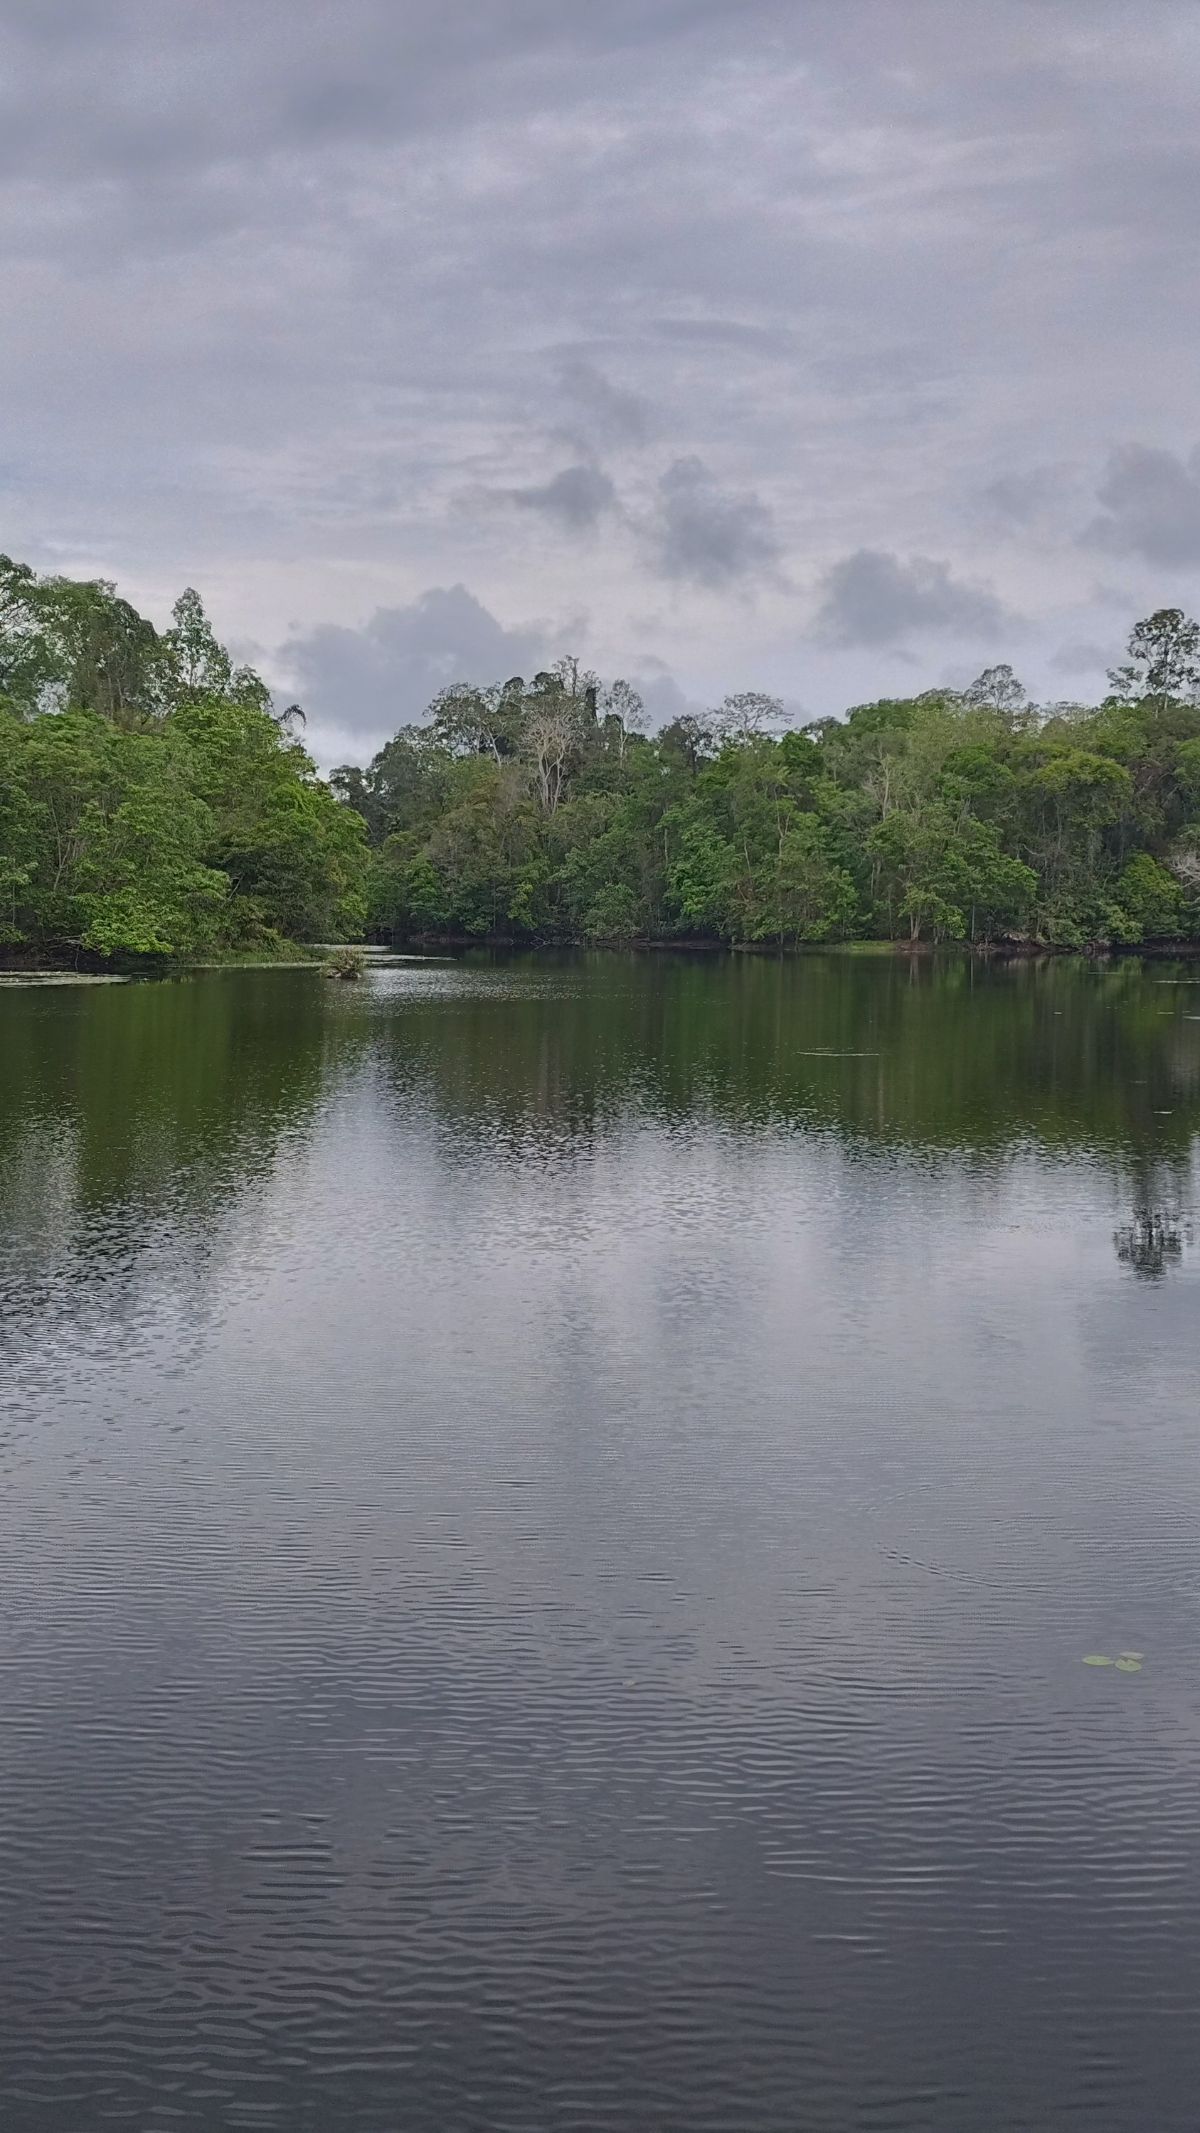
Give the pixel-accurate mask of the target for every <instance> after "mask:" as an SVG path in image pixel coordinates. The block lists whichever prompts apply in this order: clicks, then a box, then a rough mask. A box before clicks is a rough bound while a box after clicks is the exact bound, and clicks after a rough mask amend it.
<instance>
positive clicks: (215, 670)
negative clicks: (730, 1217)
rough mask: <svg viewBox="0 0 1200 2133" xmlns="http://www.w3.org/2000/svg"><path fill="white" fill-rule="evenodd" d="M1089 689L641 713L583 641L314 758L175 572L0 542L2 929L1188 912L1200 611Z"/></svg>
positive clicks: (61, 945)
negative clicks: (518, 673)
mask: <svg viewBox="0 0 1200 2133" xmlns="http://www.w3.org/2000/svg"><path fill="white" fill-rule="evenodd" d="M1110 681H1111V694H1110V695H1109V696H1108V697H1107V698H1106V699H1105V701H1104V702H1103V703H1102V704H1101V705H1100V706H1099V707H1098V708H1095V709H1088V708H1086V707H1084V706H1080V705H1055V706H1050V707H1042V708H1038V707H1037V706H1034V705H1032V704H1030V703H1029V701H1028V699H1027V697H1026V694H1025V691H1024V690H1023V689H1022V687H1021V686H1020V684H1019V683H1018V682H1017V681H1016V680H1015V678H1014V676H1013V674H1012V672H1011V670H1010V669H1009V668H1007V667H993V668H990V669H989V670H988V671H987V672H986V673H984V674H982V675H981V676H980V677H979V680H978V681H977V682H975V683H973V684H972V686H971V687H970V688H969V689H967V690H965V691H963V692H961V693H954V692H951V691H948V690H931V691H928V692H926V693H925V694H924V695H920V696H915V697H911V698H907V699H891V698H888V699H884V700H883V701H881V702H878V703H872V704H863V705H860V706H858V708H857V709H855V710H853V711H851V712H850V713H849V715H848V716H847V717H846V718H845V719H844V720H842V719H821V720H818V721H816V722H815V723H813V724H811V725H809V726H807V727H804V728H803V729H799V730H796V729H793V730H785V727H786V722H785V720H784V719H783V717H782V712H781V707H780V706H779V704H778V703H777V702H775V701H774V700H773V699H772V698H770V697H766V696H761V695H755V694H744V695H740V696H731V697H727V698H726V700H725V702H724V703H723V704H722V706H721V708H720V710H719V711H713V712H708V713H704V714H699V715H694V716H693V715H688V716H685V717H680V718H677V719H675V720H674V721H673V723H672V724H670V725H669V726H666V727H665V728H664V729H663V730H662V731H661V732H659V733H657V734H655V735H653V736H651V735H649V734H647V732H646V730H645V729H646V718H645V714H644V711H643V707H642V705H641V702H640V700H639V698H638V696H637V693H636V691H635V690H634V689H632V688H631V687H630V686H629V685H628V683H626V682H622V681H618V682H614V683H613V684H612V685H611V686H610V687H608V688H607V689H603V688H602V687H601V685H600V683H599V681H598V679H597V677H596V676H595V675H594V674H590V673H587V672H585V671H583V670H582V669H581V668H580V666H579V663H578V661H576V660H569V659H568V660H562V661H560V662H559V663H558V665H557V666H556V667H554V668H553V669H552V670H551V671H549V672H546V673H541V674H537V675H535V676H534V678H533V680H532V681H531V682H525V681H523V680H521V679H519V678H518V679H514V680H512V681H509V682H506V683H504V684H502V685H499V686H496V687H494V688H474V687H468V686H465V685H459V686H456V687H453V688H449V689H446V690H444V691H443V692H442V694H441V695H440V696H439V697H438V698H437V699H436V700H435V702H434V703H433V704H432V705H431V707H430V711H429V716H428V720H427V722H425V723H423V724H421V725H416V726H406V727H404V728H402V729H401V731H400V732H399V733H398V734H397V735H396V737H395V739H394V740H392V741H389V742H388V744H387V746H386V747H385V748H383V749H381V750H380V752H379V754H378V755H377V756H376V757H375V758H374V760H373V761H372V762H371V763H370V764H369V765H368V766H367V768H366V769H365V770H363V769H357V768H354V767H351V766H346V767H343V768H342V769H341V770H338V771H335V772H334V774H333V776H332V778H331V779H330V780H329V781H328V782H326V781H325V780H324V779H322V778H320V777H319V776H318V775H317V773H316V770H315V768H314V766H313V764H312V762H311V760H310V758H309V757H308V755H307V754H306V752H305V750H304V748H303V747H302V746H301V744H300V743H299V741H298V740H297V739H296V738H295V734H294V730H293V729H294V726H295V723H296V722H297V720H298V719H300V718H301V717H302V714H301V713H300V712H299V710H298V707H296V706H294V705H293V706H290V707H289V708H288V709H287V710H286V711H283V712H280V713H276V712H275V710H274V709H273V706H272V703H271V698H270V695H269V692H268V690H267V688H266V686H265V684H264V683H263V682H262V680H261V679H260V678H259V676H258V675H257V674H255V673H254V672H253V671H252V670H251V669H250V668H247V667H236V666H234V664H233V662H232V660H231V659H230V657H229V655H228V653H227V652H226V651H225V650H224V649H223V648H222V646H221V645H220V644H218V643H217V641H216V639H215V637H214V636H213V633H212V630H211V628H210V626H209V623H208V621H207V618H206V616H205V614H204V610H203V607H202V606H201V604H200V601H199V599H198V598H197V596H196V594H195V593H194V592H186V593H184V594H183V596H182V598H181V599H180V600H179V601H178V603H177V604H176V607H175V610H174V613H173V618H172V624H171V627H170V628H169V629H167V630H165V631H163V632H159V631H156V630H155V629H154V628H153V626H152V625H151V624H150V623H149V622H147V621H146V620H145V619H144V618H143V617H142V616H140V615H139V614H138V613H137V612H136V610H135V609H134V608H133V607H131V606H130V605H129V603H128V602H127V601H124V600H122V599H120V598H119V597H118V595H117V593H116V592H115V590H114V588H113V587H112V586H111V585H109V584H107V583H105V582H103V581H97V582H90V583H79V582H75V581H72V580H70V579H66V578H42V577H38V576H36V575H35V574H34V573H33V572H32V571H30V570H29V569H27V568H26V567H25V566H24V565H21V564H17V563H13V562H11V561H10V560H9V559H8V558H7V557H0V946H5V947H8V948H9V949H15V950H22V951H38V950H40V949H43V948H53V949H58V950H62V949H72V950H74V951H75V952H79V951H84V952H88V953H91V954H95V955H99V956H113V955H123V956H137V955H146V956H167V957H187V956H198V955H205V954H208V953H225V952H232V953H237V952H248V953H251V954H253V953H254V952H256V951H259V950H261V951H262V952H264V953H269V952H271V950H272V949H273V948H275V947H277V946H278V944H279V943H280V942H281V941H285V940H306V939H308V940H311V939H315V938H340V937H345V936H347V935H350V936H353V935H355V934H358V933H361V932H362V931H363V929H364V927H366V928H369V929H370V930H372V931H374V932H375V933H377V934H380V935H384V936H392V937H397V938H403V937H421V936H426V937H430V936H432V937H436V936H467V937H472V938H489V937H492V938H509V939H517V940H523V941H530V942H536V941H554V940H563V941H572V940H583V941H629V940H637V939H647V940H672V939H675V940H719V941H730V942H741V943H755V942H761V943H770V944H777V945H780V946H782V945H787V944H791V943H797V942H804V941H823V940H830V939H847V938H854V937H883V938H899V939H905V940H911V941H920V940H964V939H965V940H971V941H976V942H987V941H991V940H998V939H1006V940H1024V941H1030V942H1044V943H1046V944H1048V945H1052V946H1080V945H1084V944H1091V943H1101V944H1104V943H1109V944H1117V945H1121V944H1135V943H1138V942H1143V941H1151V942H1153V941H1157V940H1172V939H1181V938H1200V627H1198V626H1197V625H1196V624H1195V623H1193V622H1190V621H1189V620H1188V619H1187V618H1186V617H1185V616H1184V615H1182V614H1181V613H1180V612H1179V611H1178V610H1177V609H1164V610H1162V611H1160V612H1159V613H1157V614H1155V615H1152V616H1150V617H1149V618H1148V619H1147V620H1146V621H1145V622H1142V623H1139V624H1138V626H1137V628H1136V629H1135V630H1134V632H1133V634H1132V637H1131V639H1130V644H1129V658H1128V661H1127V663H1126V664H1125V665H1123V666H1122V667H1120V668H1118V669H1117V670H1116V671H1115V672H1114V673H1113V674H1112V676H1111V677H1110Z"/></svg>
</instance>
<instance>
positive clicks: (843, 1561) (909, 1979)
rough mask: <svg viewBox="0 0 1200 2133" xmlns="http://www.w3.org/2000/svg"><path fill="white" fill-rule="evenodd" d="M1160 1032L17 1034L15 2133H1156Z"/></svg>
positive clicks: (458, 998) (210, 985)
mask: <svg viewBox="0 0 1200 2133" xmlns="http://www.w3.org/2000/svg"><path fill="white" fill-rule="evenodd" d="M1187 975H1188V974H1187V972H1186V971H1176V972H1172V971H1171V970H1170V969H1168V968H1165V967H1164V966H1161V965H1160V966H1156V967H1151V968H1148V969H1146V970H1142V969H1140V968H1139V967H1137V966H1133V965H1122V966H1119V967H1117V968H1114V969H1113V970H1111V971H1104V970H1100V969H1097V968H1095V967H1093V966H1088V965H1084V964H1079V965H1076V964H1069V963H1058V964H1054V965H1051V966H1049V967H1047V968H1044V969H1038V970H1034V969H1029V968H1026V967H1019V968H1016V969H1008V970H1004V969H984V968H982V967H980V966H977V965H972V964H969V963H967V962H966V961H961V960H955V961H951V962H948V963H947V964H945V965H942V966H939V965H935V964H932V963H926V964H922V965H920V966H917V965H913V964H909V963H908V962H907V961H906V960H905V959H899V958H898V959H878V958H876V959H867V958H862V959H858V958H855V957H852V956H849V957H843V958H838V957H833V956H830V957H811V958H805V959H803V960H800V961H797V962H794V963H790V964H776V963H773V962H767V961H763V960H759V959H754V960H751V959H744V960H742V961H740V962H739V961H737V960H733V959H730V960H714V961H712V962H705V963H697V962H693V961H689V960H687V959H684V958H679V959H675V958H670V957H654V958H645V959H638V958H635V957H586V958H582V957H581V958H574V959H571V958H565V957H564V958H556V959H547V960H546V961H545V962H538V961H536V960H534V959H529V960H525V961H522V962H518V963H513V964H503V963H493V962H489V961H488V960H486V959H484V958H477V959H470V958H467V959H464V960H462V961H459V962H444V963H438V964H435V963H430V964H427V965H423V964H407V963H402V962H398V963H394V964H393V963H389V962H388V961H387V960H386V959H383V958H379V959H376V961H375V964H374V967H373V968H372V970H371V972H370V974H369V976H368V977H367V979H366V980H365V981H364V982H363V983H362V984H361V985H359V986H325V985H321V984H320V983H319V982H317V981H316V980H315V979H314V978H313V977H312V975H311V974H308V973H289V972H286V971H280V972H262V973H257V972H256V973H230V974H224V973H214V974H212V975H211V976H206V977H204V978H200V979H197V980H195V981H194V982H192V983H189V984H181V985H168V986H129V987H114V988H111V989H108V988H101V989H98V990H96V991H94V992H93V991H72V990H70V989H60V990H57V991H54V992H49V991H47V992H45V993H39V992H37V991H36V990H34V989H32V988H21V989H17V988H12V989H11V990H10V992H9V993H8V994H6V995H5V996H4V997H3V998H2V999H0V1363H2V1366H3V1385H4V1398H3V1402H2V1404H0V1484H2V1489H3V1494H2V1497H0V1505H2V1509H0V1519H2V1522H3V1523H2V1535H3V1552H2V1555H0V2127H2V2128H3V2133H100V2129H110V2128H121V2129H129V2133H134V2129H136V2133H209V2129H213V2133H215V2129H227V2128H229V2129H247V2133H251V2129H254V2133H268V2129H270V2133H343V2129H345V2133H350V2129H354V2133H401V2129H402V2133H540V2129H545V2133H603V2129H612V2133H797V2129H815V2133H846V2129H862V2133H1051V2129H1058V2128H1063V2129H1066V2128H1079V2129H1080V2133H1083V2129H1085V2128H1086V2129H1087V2133H1151V2129H1153V2133H1194V2129H1195V2127H1196V2125H1197V2123H1198V2122H1200V2105H1198V2103H1197V2098H1198V2097H1200V2046H1198V2043H1197V2036H1196V2023H1195V2008H1196V2006H1197V2004H1198V2003H1200V1844H1198V1842H1197V1804H1196V1799H1197V1782H1196V1781H1197V1767H1198V1751H1200V1637H1198V1635H1197V1628H1198V1622H1197V1615H1198V1608H1200V1551H1198V1549H1197V1539H1198V1533H1197V1511H1198V1484H1200V1438H1198V1433H1197V1428H1196V1421H1197V1405H1196V1386H1197V1364H1198V1362H1200V1354H1198V1348H1200V1312H1198V1305H1200V1292H1198V1288H1197V1261H1196V1258H1195V1254H1194V1246H1193V1234H1194V1222H1195V1213H1196V1144H1197V1131H1198V1128H1200V1026H1197V1025H1195V1024H1194V1023H1193V1021H1192V1020H1191V1017H1190V1014H1189V1001H1190V1000H1191V999H1192V998H1193V997H1195V995H1194V992H1193V991H1192V990H1190V989H1189V986H1188V985H1187V984H1186V983H1179V984H1178V985H1177V986H1176V987H1175V988H1174V989H1172V988H1170V987H1168V986H1167V985H1166V984H1165V982H1164V981H1165V980H1167V979H1169V978H1172V977H1174V978H1176V979H1186V978H1187ZM1164 1000H1166V1001H1168V1002H1175V1003H1177V1011H1176V1008H1175V1007H1172V1008H1171V1009H1170V1011H1166V1010H1164V1009H1163V1008H1162V1004H1161V1003H1162V1002H1163V1001H1164ZM1127 1652H1134V1653H1138V1654H1140V1655H1141V1659H1140V1664H1139V1665H1137V1666H1136V1667H1132V1666H1131V1667H1129V1668H1128V1669H1126V1670H1119V1669H1118V1668H1117V1667H1116V1666H1115V1665H1110V1666H1106V1667H1098V1666H1087V1665H1085V1664H1084V1663H1083V1662H1084V1660H1085V1658H1086V1657H1088V1656H1089V1655H1091V1656H1110V1657H1112V1658H1114V1659H1115V1658H1116V1657H1117V1656H1118V1655H1120V1654H1122V1653H1127Z"/></svg>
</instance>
